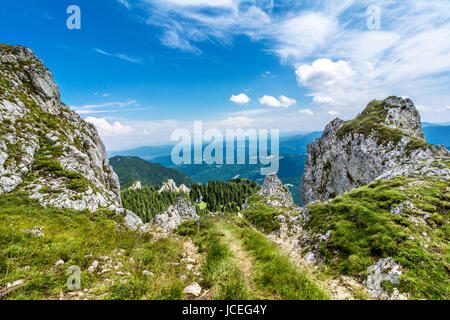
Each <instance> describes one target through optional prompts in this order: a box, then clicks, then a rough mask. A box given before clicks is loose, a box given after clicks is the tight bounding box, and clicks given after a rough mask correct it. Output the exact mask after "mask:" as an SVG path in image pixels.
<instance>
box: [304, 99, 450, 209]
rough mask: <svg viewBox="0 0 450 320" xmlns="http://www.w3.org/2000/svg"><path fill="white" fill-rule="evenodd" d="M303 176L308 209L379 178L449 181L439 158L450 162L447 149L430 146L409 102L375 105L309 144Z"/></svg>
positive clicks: (338, 121)
mask: <svg viewBox="0 0 450 320" xmlns="http://www.w3.org/2000/svg"><path fill="white" fill-rule="evenodd" d="M308 154H309V156H308V159H307V161H306V164H305V171H304V175H303V184H302V197H303V202H304V204H305V205H307V204H310V203H312V202H315V201H327V200H329V199H331V198H334V197H336V196H339V195H342V194H343V193H344V192H348V191H351V190H353V189H355V188H358V187H360V186H363V185H366V184H368V183H370V182H372V181H374V180H375V179H377V178H378V177H380V176H381V177H382V178H383V179H387V178H391V179H392V178H394V177H395V176H398V175H402V176H408V175H410V174H420V173H426V174H427V175H437V176H439V177H444V178H445V177H447V178H448V177H449V172H448V169H445V168H443V169H442V170H439V169H438V168H435V167H434V165H433V163H434V162H435V161H434V160H436V159H442V158H448V157H449V151H448V150H447V149H445V148H444V147H442V146H434V145H428V144H427V143H426V141H425V136H424V133H423V130H422V127H421V121H420V115H419V113H418V111H417V109H416V108H415V106H414V103H413V102H412V101H411V100H410V99H403V98H399V97H389V98H387V99H386V100H384V101H372V102H371V103H370V104H369V105H368V106H367V108H366V109H365V110H364V111H363V112H362V113H361V114H360V115H358V116H357V117H356V118H355V119H354V120H352V121H348V122H345V121H343V120H341V119H335V120H333V121H332V122H331V123H330V124H329V125H328V126H327V127H326V129H325V131H324V133H323V135H322V137H321V138H319V139H318V140H317V141H316V142H314V143H312V144H311V145H309V146H308Z"/></svg>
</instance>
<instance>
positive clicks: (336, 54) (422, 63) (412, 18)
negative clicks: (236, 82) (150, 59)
mask: <svg viewBox="0 0 450 320" xmlns="http://www.w3.org/2000/svg"><path fill="white" fill-rule="evenodd" d="M135 1H136V3H139V4H140V6H139V9H143V10H136V13H137V14H138V15H139V19H140V20H141V21H145V22H146V23H147V24H150V25H154V26H157V27H159V29H160V30H161V34H160V35H159V36H160V39H161V41H162V42H163V44H165V45H167V46H169V47H173V48H177V49H179V50H183V51H188V52H192V53H194V54H201V51H200V50H199V49H198V48H199V47H200V46H199V44H200V43H201V42H209V43H215V44H218V45H221V44H223V45H232V44H233V38H234V37H235V36H239V35H245V36H248V37H249V38H251V39H252V40H254V41H261V42H260V43H261V44H263V45H264V46H265V49H266V51H267V52H269V53H272V54H275V55H277V56H278V57H279V58H280V60H281V61H282V62H283V63H286V64H288V65H290V66H291V67H292V69H293V70H295V71H296V73H297V78H298V82H299V84H300V85H301V86H303V88H304V89H306V90H307V92H306V93H307V95H308V96H312V97H317V99H315V100H314V99H313V102H314V103H315V104H319V105H321V106H323V108H318V109H319V110H317V111H316V110H315V112H316V113H317V115H318V116H319V114H320V115H323V116H324V118H327V119H329V117H328V115H327V112H328V111H329V109H327V108H326V107H328V106H333V107H332V108H333V111H335V112H338V113H339V115H340V116H342V117H343V118H345V119H348V118H351V117H353V116H354V115H356V114H357V113H358V112H360V111H361V109H362V108H363V107H364V106H365V105H366V104H367V103H368V102H369V101H370V100H372V99H383V98H386V97H387V96H390V95H399V96H403V95H408V96H411V97H412V98H413V100H414V101H415V102H416V103H417V104H419V105H422V106H427V107H426V108H422V110H421V113H422V115H423V116H424V118H425V119H427V121H433V120H434V121H439V120H440V118H442V117H445V116H446V115H448V109H445V110H443V111H442V112H445V113H444V115H443V114H440V113H439V112H436V111H434V110H441V109H442V108H443V107H442V106H447V105H448V101H450V91H449V90H448V83H450V41H448V39H450V20H449V17H450V15H449V12H450V2H449V1H448V0H414V1H394V0H386V1H382V2H380V6H381V8H382V17H381V18H382V21H381V22H382V29H381V30H375V31H371V30H368V29H367V26H366V20H367V16H366V15H365V12H366V9H367V7H369V6H370V5H372V4H373V1H372V0H360V1H353V0H347V1H341V0H316V1H276V9H277V10H272V9H273V4H274V1H270V0H267V1H262V0H261V1H257V0H250V1H248V0H217V1H214V0H135ZM135 7H138V6H135ZM302 67H303V68H302ZM272 98H273V99H270V100H272V102H271V104H272V105H278V107H279V105H281V103H282V102H281V101H280V100H279V99H277V98H275V97H272ZM321 98H325V100H324V99H322V100H321ZM275 100H278V103H277V102H275ZM297 116H298V114H297ZM285 120H286V119H285ZM317 125H318V124H317Z"/></svg>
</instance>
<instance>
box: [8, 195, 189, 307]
mask: <svg viewBox="0 0 450 320" xmlns="http://www.w3.org/2000/svg"><path fill="white" fill-rule="evenodd" d="M120 219H121V218H120V217H119V216H115V215H114V216H113V215H111V213H109V212H107V211H103V212H102V211H99V212H97V213H94V214H92V213H89V212H74V211H70V210H59V209H44V208H42V207H41V206H40V205H38V204H36V203H34V202H33V201H30V200H28V199H27V197H26V195H25V194H17V193H15V194H8V195H2V196H0V288H2V287H4V286H5V285H6V283H9V282H13V281H16V280H19V279H24V280H26V283H25V284H24V285H23V286H21V287H20V288H19V289H18V290H16V291H15V292H13V293H11V294H10V295H9V296H8V298H9V299H49V298H50V299H52V298H58V297H60V295H61V294H62V295H63V296H64V297H65V298H67V297H68V296H67V293H68V291H69V290H68V289H67V286H66V281H67V278H68V275H66V269H67V268H68V267H69V266H71V265H76V266H79V267H80V269H81V271H82V273H81V287H82V290H84V289H88V290H89V292H88V293H86V294H85V296H83V297H86V298H90V299H98V298H100V299H181V298H183V293H182V290H183V288H184V286H185V285H186V284H187V283H188V282H184V283H183V281H181V280H180V275H181V274H182V272H183V268H182V267H181V266H179V265H175V264H174V263H175V262H179V260H180V259H181V257H182V254H183V246H182V243H181V242H180V241H178V240H176V239H173V240H169V239H163V240H153V239H152V236H151V235H149V234H146V235H145V234H138V233H135V232H131V231H127V230H125V229H124V228H120V227H119V225H118V223H120ZM115 220H116V221H115ZM35 226H38V227H41V228H42V229H43V230H44V232H45V236H44V237H36V236H33V235H32V234H30V233H29V232H26V230H29V229H32V228H33V227H35ZM102 256H108V257H110V258H111V259H112V260H113V261H112V265H113V266H116V265H117V264H119V263H122V265H123V266H122V267H120V268H118V269H117V270H114V269H113V268H111V270H110V271H108V272H106V273H104V274H102V275H100V274H97V273H89V272H87V269H88V267H89V266H90V265H91V264H92V262H93V261H94V260H98V261H99V262H100V266H99V268H100V270H101V268H103V266H104V264H105V262H104V261H103V260H102V258H101V257H102ZM130 258H133V259H134V261H135V263H134V264H133V263H132V262H131V261H130ZM59 259H63V260H64V261H65V262H66V263H65V264H64V265H63V266H60V267H56V266H55V263H56V261H58V260H59ZM144 270H148V271H151V272H153V273H154V276H153V277H152V279H151V280H149V278H148V277H146V276H144V275H143V273H142V272H143V271H144ZM117 272H123V273H124V274H122V275H119V274H117ZM128 272H129V273H130V275H127V273H128ZM107 279H110V280H111V281H108V280H107ZM69 298H70V297H69Z"/></svg>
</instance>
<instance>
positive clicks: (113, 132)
mask: <svg viewBox="0 0 450 320" xmlns="http://www.w3.org/2000/svg"><path fill="white" fill-rule="evenodd" d="M86 121H87V122H90V123H92V124H93V125H94V126H95V127H96V128H97V130H98V131H99V133H100V135H101V136H105V137H114V136H123V135H130V134H133V133H135V130H134V129H133V128H131V127H130V126H124V125H122V124H121V123H120V122H118V121H114V122H113V123H112V124H110V123H109V122H108V121H107V120H106V119H105V118H96V117H87V118H86Z"/></svg>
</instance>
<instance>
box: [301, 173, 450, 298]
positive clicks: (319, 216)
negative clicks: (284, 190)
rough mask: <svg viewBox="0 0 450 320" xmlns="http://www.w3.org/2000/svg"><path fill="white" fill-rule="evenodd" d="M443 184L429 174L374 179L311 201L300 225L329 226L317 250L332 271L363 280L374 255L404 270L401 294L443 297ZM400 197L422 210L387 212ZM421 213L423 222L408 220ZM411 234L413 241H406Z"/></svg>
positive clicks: (448, 255) (447, 257)
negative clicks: (307, 216)
mask: <svg viewBox="0 0 450 320" xmlns="http://www.w3.org/2000/svg"><path fill="white" fill-rule="evenodd" d="M418 181H420V182H421V183H417V182H418ZM448 187H449V183H448V182H446V181H440V180H435V179H433V178H420V179H419V180H417V179H413V178H411V179H406V178H396V179H394V180H392V181H377V182H374V183H372V184H370V185H368V186H364V187H362V188H359V189H356V190H354V191H352V192H350V193H347V194H345V195H343V196H341V197H338V198H336V199H334V200H333V201H331V202H329V203H328V204H323V203H317V204H314V205H311V206H310V207H309V208H308V209H309V211H310V215H311V216H310V217H311V218H310V220H309V222H308V224H307V226H306V227H307V228H308V229H310V230H312V231H314V232H316V233H321V234H324V233H325V232H327V231H328V230H331V237H330V239H329V241H327V242H322V243H321V247H320V252H321V253H322V255H323V256H324V258H325V261H326V263H327V264H328V265H329V266H330V267H331V268H332V269H333V270H335V271H336V272H339V273H344V274H348V275H352V276H356V277H359V278H360V280H364V279H365V278H366V276H367V274H366V270H367V267H369V266H370V265H373V264H375V263H376V262H377V261H378V260H379V259H382V258H386V257H393V258H394V259H395V260H396V261H397V262H398V263H399V264H400V265H401V266H402V267H404V268H406V272H405V273H404V274H403V275H402V276H401V278H400V285H399V286H398V289H399V290H400V291H401V292H408V293H410V294H411V296H412V298H417V299H448V298H449V292H450V290H449V289H450V286H449V280H448V279H449V278H448V272H449V271H448V270H449V266H450V250H449V246H448V241H449V238H450V237H449V236H450V234H449V228H448V222H449V208H450V206H449V202H448V201H449V199H448V193H447V191H446V190H447V188H448ZM406 200H410V201H411V202H412V203H413V204H414V206H415V207H416V208H419V209H421V210H424V211H425V212H420V211H413V210H405V213H404V214H403V215H394V214H391V213H390V209H391V207H392V206H395V205H398V204H400V203H402V202H404V201H406ZM427 213H428V214H429V215H430V218H429V219H428V220H427V223H425V224H421V223H417V224H416V223H415V222H413V221H412V220H410V219H408V217H410V216H415V217H416V219H420V218H421V217H423V216H424V215H425V214H427ZM424 232H425V233H426V234H427V235H428V236H424V235H423V234H424ZM411 236H412V237H414V240H410V239H408V237H411ZM428 237H429V238H430V241H429V242H428V241H427V238H428ZM420 243H422V244H427V245H428V248H425V247H424V246H422V245H420ZM436 244H437V246H436Z"/></svg>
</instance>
